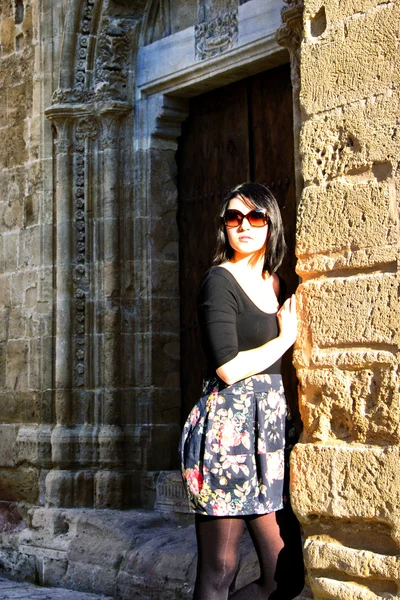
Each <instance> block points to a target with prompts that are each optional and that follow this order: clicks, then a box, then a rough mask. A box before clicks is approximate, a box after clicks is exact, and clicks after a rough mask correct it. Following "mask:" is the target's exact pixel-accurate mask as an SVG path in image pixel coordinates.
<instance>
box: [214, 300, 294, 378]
mask: <svg viewBox="0 0 400 600" xmlns="http://www.w3.org/2000/svg"><path fill="white" fill-rule="evenodd" d="M277 318H278V325H279V330H280V333H279V336H278V337H277V338H275V339H273V340H271V341H269V342H267V343H266V344H263V345H262V346H259V347H258V348H252V349H251V350H244V351H242V352H239V353H238V354H237V355H236V356H235V358H233V359H232V360H230V361H228V362H226V363H225V364H223V365H221V366H220V367H219V368H218V369H217V370H216V372H217V375H218V377H220V378H221V379H222V380H223V381H225V383H227V384H228V385H231V384H232V383H236V381H240V380H241V379H245V378H246V377H250V376H251V375H257V373H261V372H262V371H264V370H265V369H267V368H268V367H269V366H270V365H272V364H274V363H275V362H276V361H277V360H278V359H279V358H280V357H281V356H282V354H284V353H285V352H286V350H288V349H289V348H290V346H292V344H294V342H295V340H296V335H297V316H296V298H295V296H291V298H288V299H287V300H286V302H285V303H284V304H283V306H282V307H281V308H280V310H279V311H278V314H277Z"/></svg>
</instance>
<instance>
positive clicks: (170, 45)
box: [137, 0, 288, 96]
mask: <svg viewBox="0 0 400 600" xmlns="http://www.w3.org/2000/svg"><path fill="white" fill-rule="evenodd" d="M282 7H283V4H282V2H281V1H280V0H250V2H246V3H245V4H243V5H241V6H240V7H239V13H238V15H239V38H238V43H237V45H236V46H235V47H234V48H231V49H230V50H227V51H226V52H222V53H220V54H217V55H216V56H213V57H212V58H210V59H208V60H197V59H196V56H195V27H189V28H187V29H185V30H183V31H180V32H178V33H176V34H173V35H170V36H168V37H166V38H163V39H161V40H159V41H157V42H154V43H153V44H149V45H148V46H144V47H142V48H140V49H139V52H138V68H137V74H138V83H137V87H138V90H139V92H140V94H141V96H149V95H152V94H155V93H158V92H161V91H162V92H164V93H176V94H179V95H181V96H185V95H187V96H191V95H193V93H194V92H195V93H196V94H197V93H201V92H203V91H206V90H209V89H213V88H216V87H219V86H221V85H226V84H228V83H231V82H233V81H236V80H238V79H241V78H242V77H244V76H246V75H250V74H252V73H257V72H259V71H262V70H265V69H267V68H271V67H273V66H278V65H280V64H283V63H285V62H288V54H287V52H286V51H285V50H283V49H282V48H281V47H280V46H279V44H278V43H277V41H276V40H275V33H276V31H277V29H278V28H279V27H280V26H281V17H280V10H281V8H282Z"/></svg>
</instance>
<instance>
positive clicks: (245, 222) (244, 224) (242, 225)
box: [240, 217, 250, 229]
mask: <svg viewBox="0 0 400 600" xmlns="http://www.w3.org/2000/svg"><path fill="white" fill-rule="evenodd" d="M249 228H250V223H249V221H248V219H247V217H243V219H242V222H241V223H240V229H249Z"/></svg>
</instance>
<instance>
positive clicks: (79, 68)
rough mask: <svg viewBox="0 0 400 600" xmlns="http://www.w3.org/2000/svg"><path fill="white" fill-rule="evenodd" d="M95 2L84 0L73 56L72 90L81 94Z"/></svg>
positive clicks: (86, 65)
mask: <svg viewBox="0 0 400 600" xmlns="http://www.w3.org/2000/svg"><path fill="white" fill-rule="evenodd" d="M94 4H95V0H85V4H84V8H83V11H82V18H81V23H80V32H79V34H78V44H77V48H76V56H75V65H76V68H75V84H74V89H75V90H76V91H77V92H82V91H84V89H85V87H86V86H85V80H86V73H87V68H88V54H89V44H90V32H91V29H92V20H93V9H94Z"/></svg>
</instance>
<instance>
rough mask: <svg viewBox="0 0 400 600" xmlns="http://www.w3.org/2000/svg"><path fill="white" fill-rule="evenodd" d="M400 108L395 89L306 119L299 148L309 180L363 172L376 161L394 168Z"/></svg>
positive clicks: (399, 136) (399, 151)
mask: <svg viewBox="0 0 400 600" xmlns="http://www.w3.org/2000/svg"><path fill="white" fill-rule="evenodd" d="M399 112H400V101H399V93H398V91H397V90H396V91H390V92H387V93H385V94H379V95H378V96H376V97H375V96H373V97H371V98H368V99H366V100H364V101H360V102H353V103H352V104H349V105H348V106H346V107H345V108H344V109H341V110H334V111H331V112H328V113H324V114H323V115H316V116H314V117H313V118H311V119H309V120H307V121H305V122H304V124H303V126H302V130H301V137H300V151H301V154H302V170H303V175H304V178H305V181H306V183H312V182H314V183H322V182H325V181H328V180H331V179H332V178H335V177H339V176H343V175H346V174H350V175H351V174H352V173H355V174H357V173H358V172H361V173H362V172H365V171H368V170H369V169H371V168H372V167H374V165H376V168H380V165H382V167H383V168H384V169H386V170H387V171H388V170H390V169H392V168H393V167H394V166H395V165H396V164H397V161H398V158H399V156H400V132H399V131H398V127H397V116H398V114H399ZM380 177H381V176H380Z"/></svg>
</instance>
